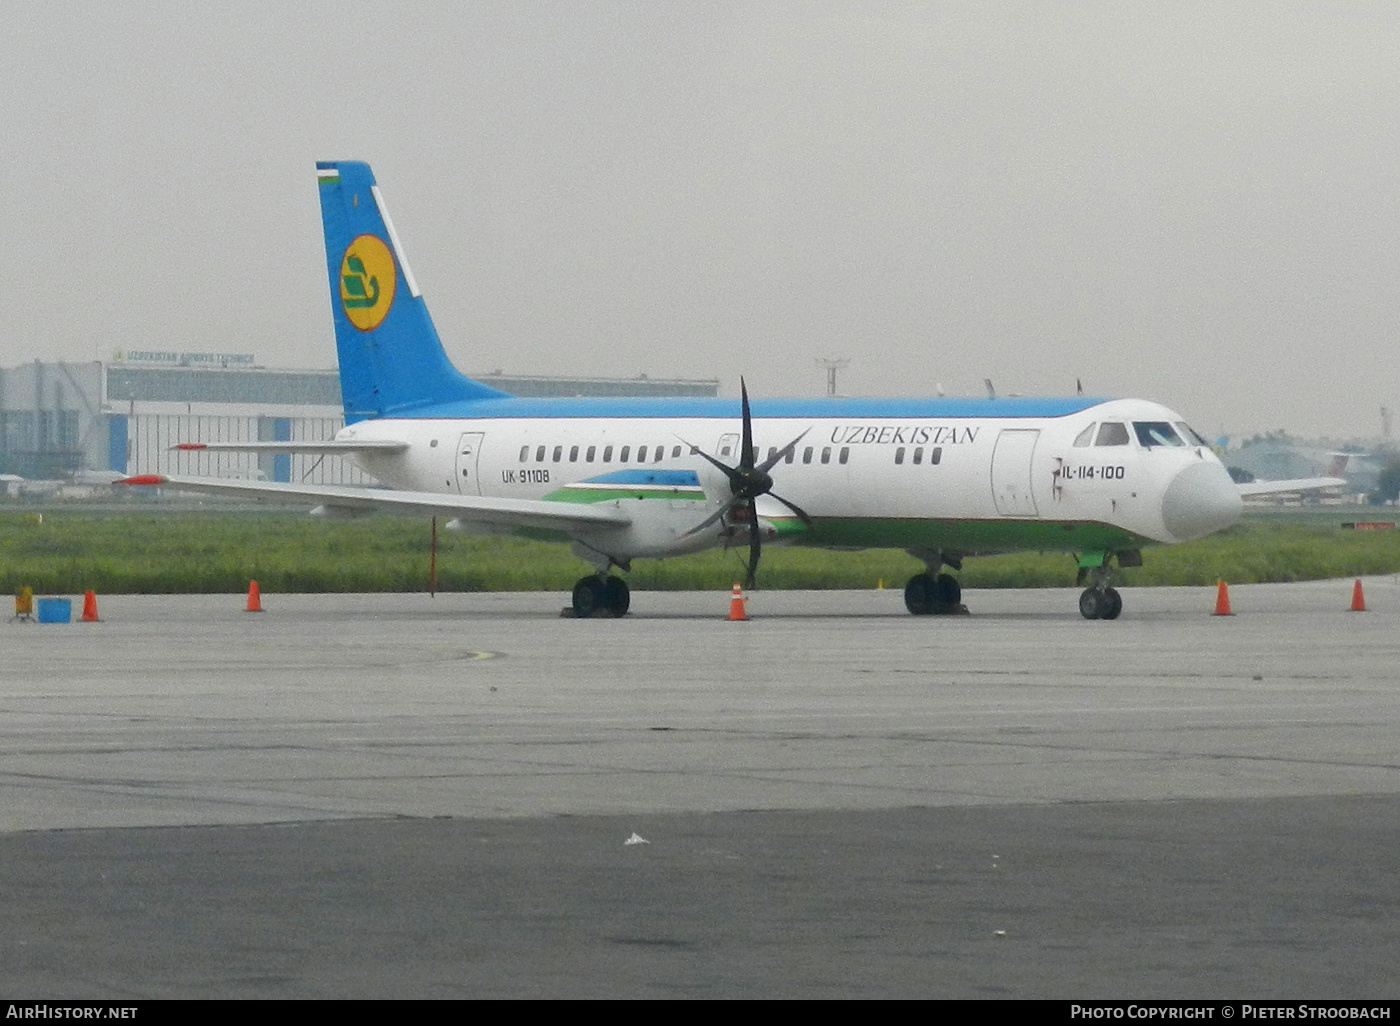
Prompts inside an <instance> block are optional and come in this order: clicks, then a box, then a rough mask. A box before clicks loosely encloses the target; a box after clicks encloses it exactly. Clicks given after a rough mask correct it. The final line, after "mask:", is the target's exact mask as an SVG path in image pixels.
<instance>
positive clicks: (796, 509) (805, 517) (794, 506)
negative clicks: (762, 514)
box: [768, 492, 812, 527]
mask: <svg viewBox="0 0 1400 1026" xmlns="http://www.w3.org/2000/svg"><path fill="white" fill-rule="evenodd" d="M768 495H769V497H770V498H773V499H777V500H778V501H779V502H781V503H782V504H783V505H784V506H786V507H787V508H788V509H790V510H792V511H793V512H794V513H796V514H797V515H798V516H799V517H800V518H801V519H802V522H803V523H804V524H806V525H807V526H808V527H811V526H812V518H811V517H809V516H808V515H807V511H806V510H805V509H803V508H802V507H801V506H799V505H797V503H795V502H788V501H787V499H784V498H783V497H782V496H781V495H779V494H778V493H777V492H769V493H768Z"/></svg>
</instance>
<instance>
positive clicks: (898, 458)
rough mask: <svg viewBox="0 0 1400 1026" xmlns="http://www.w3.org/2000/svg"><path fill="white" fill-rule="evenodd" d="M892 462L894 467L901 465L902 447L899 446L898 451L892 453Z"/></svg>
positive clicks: (902, 459)
mask: <svg viewBox="0 0 1400 1026" xmlns="http://www.w3.org/2000/svg"><path fill="white" fill-rule="evenodd" d="M894 462H895V466H899V465H900V464H901V463H903V462H904V446H902V445H901V446H900V447H899V448H898V449H896V450H895V451H894Z"/></svg>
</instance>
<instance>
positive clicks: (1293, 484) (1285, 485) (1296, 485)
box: [1238, 477, 1347, 496]
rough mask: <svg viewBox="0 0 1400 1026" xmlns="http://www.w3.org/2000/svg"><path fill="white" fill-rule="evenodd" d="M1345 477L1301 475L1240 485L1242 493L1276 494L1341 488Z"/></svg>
mask: <svg viewBox="0 0 1400 1026" xmlns="http://www.w3.org/2000/svg"><path fill="white" fill-rule="evenodd" d="M1346 483H1347V479H1346V478H1344V477H1299V478H1294V479H1293V480H1291V481H1250V482H1249V483H1248V484H1242V485H1239V486H1238V487H1239V490H1240V495H1241V496H1245V495H1274V494H1276V493H1278V492H1310V491H1314V490H1316V489H1318V488H1340V487H1342V485H1344V484H1346Z"/></svg>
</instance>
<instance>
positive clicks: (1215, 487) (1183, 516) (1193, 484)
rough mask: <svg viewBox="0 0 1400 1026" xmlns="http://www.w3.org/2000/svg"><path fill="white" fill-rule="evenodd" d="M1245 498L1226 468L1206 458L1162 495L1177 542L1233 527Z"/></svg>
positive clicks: (1185, 470)
mask: <svg viewBox="0 0 1400 1026" xmlns="http://www.w3.org/2000/svg"><path fill="white" fill-rule="evenodd" d="M1243 509H1244V501H1243V500H1242V499H1241V498H1240V490H1239V488H1237V487H1236V486H1235V482H1234V481H1232V480H1230V475H1229V474H1227V473H1226V472H1225V468H1224V467H1222V466H1221V465H1220V464H1219V463H1217V462H1215V461H1214V460H1204V461H1202V462H1200V463H1194V464H1192V465H1191V466H1189V467H1185V468H1183V469H1182V470H1181V471H1180V472H1179V473H1178V474H1177V475H1176V477H1175V478H1173V479H1172V483H1171V484H1169V485H1168V486H1167V491H1166V493H1165V494H1164V495H1163V496H1162V523H1163V524H1165V525H1166V528H1167V530H1168V531H1170V532H1171V534H1172V537H1173V538H1175V539H1176V540H1177V541H1190V540H1191V539H1192V538H1202V537H1204V536H1205V535H1208V534H1210V533H1211V532H1212V531H1219V530H1221V529H1222V528H1225V527H1229V526H1230V525H1231V524H1233V523H1234V522H1235V521H1236V520H1238V519H1239V517H1240V511H1241V510H1243Z"/></svg>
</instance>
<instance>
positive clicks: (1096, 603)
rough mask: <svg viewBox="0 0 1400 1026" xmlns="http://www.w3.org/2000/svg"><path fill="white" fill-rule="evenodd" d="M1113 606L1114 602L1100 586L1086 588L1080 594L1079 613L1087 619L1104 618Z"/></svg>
mask: <svg viewBox="0 0 1400 1026" xmlns="http://www.w3.org/2000/svg"><path fill="white" fill-rule="evenodd" d="M1111 607H1112V602H1111V601H1110V600H1109V597H1108V595H1107V594H1105V593H1104V592H1102V591H1100V590H1099V589H1098V588H1085V589H1084V592H1083V594H1081V595H1080V596H1079V615H1080V616H1082V617H1084V619H1086V620H1102V619H1103V618H1104V614H1105V613H1107V612H1108V610H1109V609H1110V608H1111Z"/></svg>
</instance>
